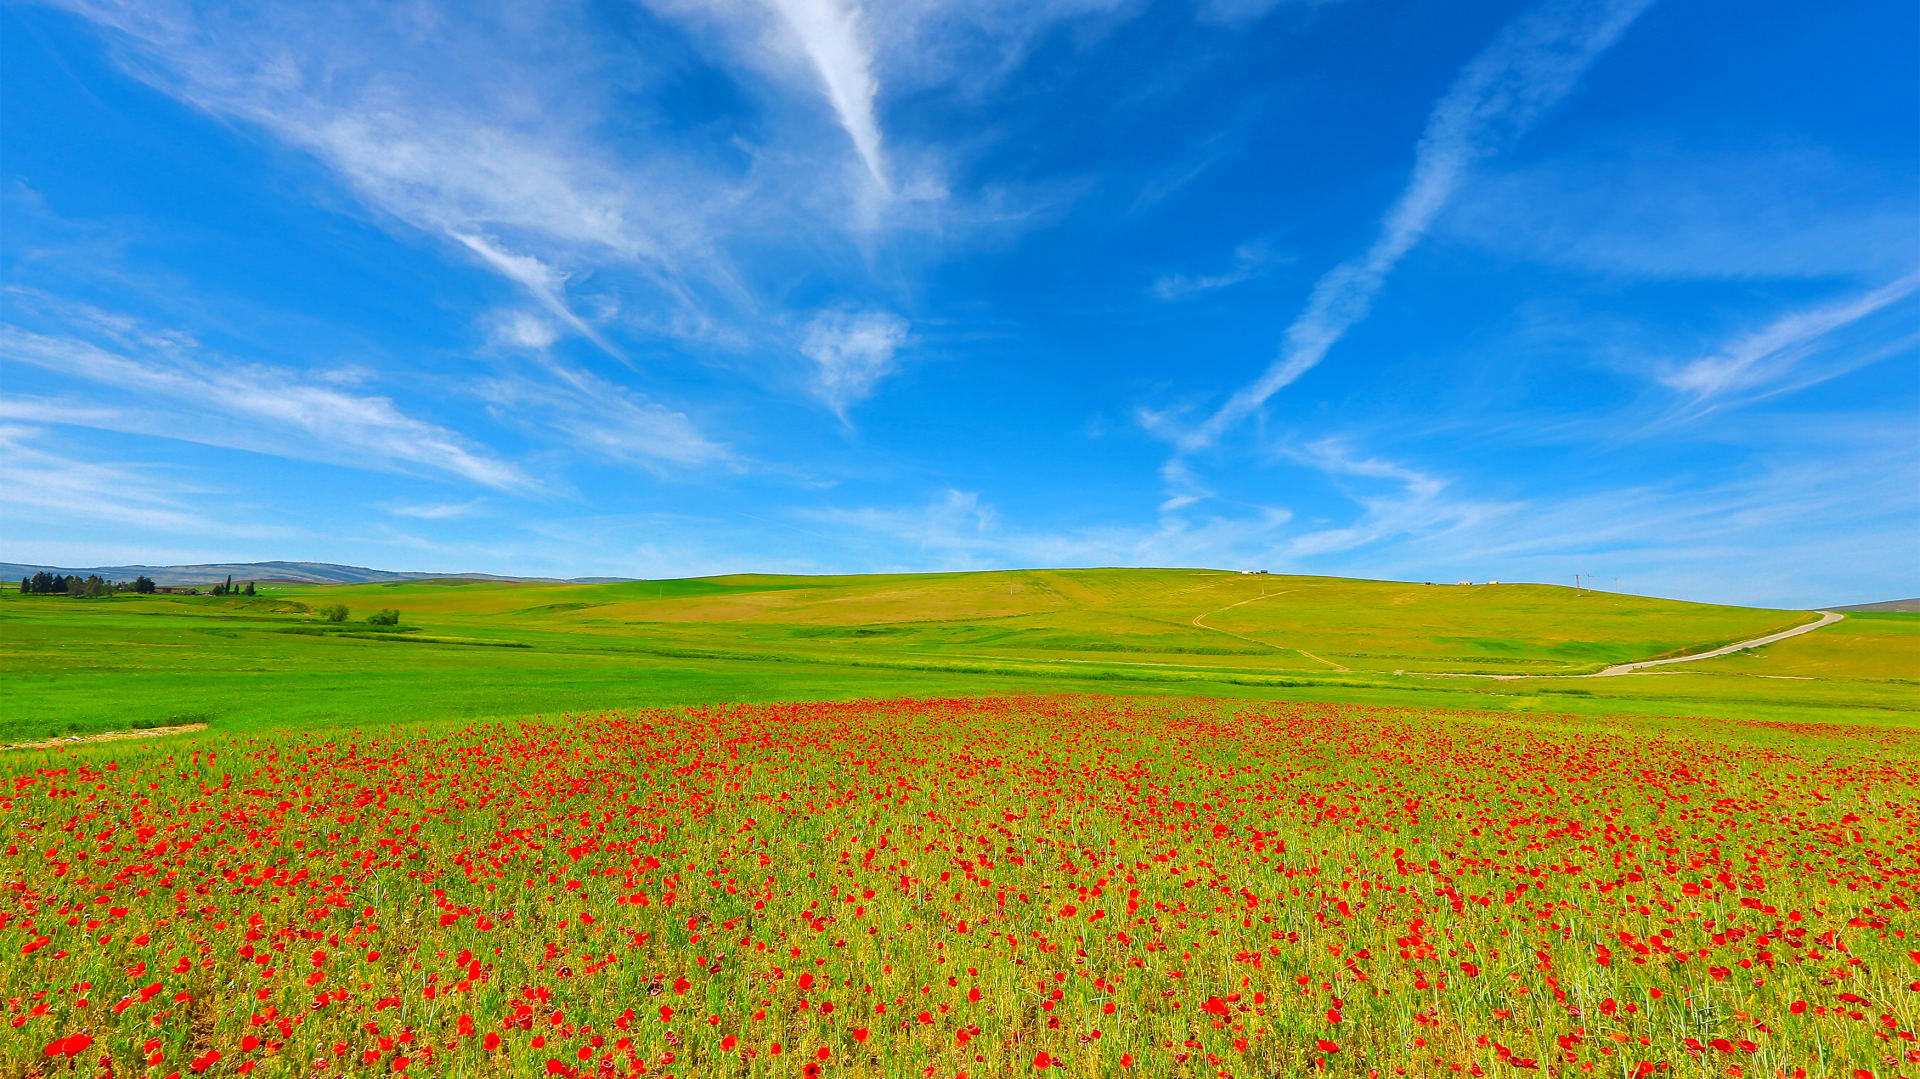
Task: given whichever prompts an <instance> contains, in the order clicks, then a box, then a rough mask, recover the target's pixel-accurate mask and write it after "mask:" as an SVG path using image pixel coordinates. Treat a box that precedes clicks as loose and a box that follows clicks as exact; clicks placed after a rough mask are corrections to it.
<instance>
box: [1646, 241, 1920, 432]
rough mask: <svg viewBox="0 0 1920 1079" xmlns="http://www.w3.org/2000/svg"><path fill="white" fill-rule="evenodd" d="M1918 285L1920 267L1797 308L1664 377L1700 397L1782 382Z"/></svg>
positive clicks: (1664, 381)
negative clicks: (1846, 295)
mask: <svg viewBox="0 0 1920 1079" xmlns="http://www.w3.org/2000/svg"><path fill="white" fill-rule="evenodd" d="M1917 290H1920V271H1914V272H1912V273H1909V274H1907V275H1906V276H1904V277H1901V278H1898V279H1896V280H1894V281H1892V282H1889V283H1888V284H1885V285H1882V286H1880V287H1879V288H1876V289H1874V290H1872V291H1870V292H1867V293H1864V294H1862V295H1859V296H1855V297H1853V298H1851V299H1847V300H1842V301H1839V302H1837V303H1830V304H1824V305H1822V306H1819V307H1814V308H1810V309H1807V310H1803V311H1796V312H1794V313H1792V314H1789V315H1785V316H1783V317H1781V318H1779V319H1776V320H1775V321H1773V322H1772V323H1770V324H1769V325H1767V326H1765V327H1764V328H1762V329H1759V330H1756V331H1754V332H1752V333H1749V334H1745V335H1743V336H1741V337H1739V338H1737V339H1736V340H1734V341H1732V342H1730V343H1729V344H1728V345H1727V346H1726V347H1725V348H1723V349H1721V350H1720V351H1719V352H1717V353H1715V354H1714V355H1711V356H1702V357H1700V358H1699V359H1695V360H1692V361H1690V362H1688V363H1685V364H1682V365H1680V366H1678V367H1673V368H1669V369H1668V370H1666V371H1664V372H1662V373H1661V374H1660V376H1659V379H1660V382H1661V383H1662V384H1663V385H1665V386H1667V387H1668V388H1670V389H1673V390H1675V391H1678V392H1680V393H1683V394H1686V395H1688V396H1689V397H1691V398H1692V399H1693V400H1694V401H1696V402H1698V401H1705V400H1709V399H1712V398H1717V397H1721V396H1724V395H1726V394H1729V393H1734V392H1737V391H1741V390H1752V389H1756V388H1759V387H1762V386H1765V385H1767V384H1769V383H1776V382H1779V381H1781V380H1783V379H1785V378H1786V377H1787V376H1788V375H1789V374H1790V373H1792V372H1793V371H1794V370H1795V369H1796V368H1798V367H1799V366H1800V364H1801V363H1802V361H1804V360H1806V359H1807V358H1808V357H1809V356H1811V355H1813V354H1814V353H1816V352H1818V351H1819V350H1820V349H1822V348H1823V347H1824V346H1825V342H1824V340H1823V339H1824V338H1826V337H1827V336H1828V335H1829V334H1832V333H1834V332H1836V331H1838V330H1841V329H1843V328H1845V327H1847V326H1850V325H1852V324H1854V323H1856V322H1859V321H1860V320H1861V319H1864V318H1866V317H1868V316H1869V315H1872V314H1874V313H1875V312H1877V311H1880V310H1882V309H1883V308H1886V307H1888V306H1890V305H1892V304H1894V303H1897V302H1899V301H1901V300H1904V299H1906V298H1907V297H1908V296H1911V295H1913V294H1914V292H1915V291H1917ZM1869 355H1873V354H1872V353H1869ZM1856 358H1857V357H1856Z"/></svg>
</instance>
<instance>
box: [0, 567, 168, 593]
mask: <svg viewBox="0 0 1920 1079" xmlns="http://www.w3.org/2000/svg"><path fill="white" fill-rule="evenodd" d="M115 592H136V593H138V594H140V595H143V596H144V595H150V594H152V592H153V578H151V577H147V576H144V575H143V576H140V577H136V578H134V579H133V582H132V583H131V584H129V583H128V582H126V581H109V580H105V579H103V578H101V577H100V576H98V575H91V576H86V577H82V576H80V575H79V574H77V573H74V574H59V573H48V572H47V571H46V570H41V571H40V572H39V573H36V574H34V575H33V576H31V577H22V578H20V594H21V595H23V596H78V597H80V598H81V599H98V598H99V597H101V596H111V595H113V594H114V593H115Z"/></svg>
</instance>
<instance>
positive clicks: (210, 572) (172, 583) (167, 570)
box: [0, 562, 634, 588]
mask: <svg viewBox="0 0 1920 1079" xmlns="http://www.w3.org/2000/svg"><path fill="white" fill-rule="evenodd" d="M43 571H44V572H46V573H55V574H62V575H66V576H80V577H91V576H99V577H104V578H106V579H107V580H110V581H131V580H133V579H134V578H135V577H141V576H145V577H151V578H153V583H154V584H157V585H159V586H161V587H162V588H191V587H194V586H197V585H210V584H218V583H220V582H221V581H224V580H226V579H227V578H228V577H232V578H233V579H234V581H235V582H236V583H238V582H240V581H287V582H290V583H296V584H380V583H383V582H387V581H424V580H432V579H435V578H445V577H455V578H462V579H466V580H475V581H540V582H548V583H565V584H607V583H611V582H614V581H628V580H634V578H631V577H566V578H562V577H503V576H500V575H499V574H496V573H426V572H415V571H408V570H385V569H369V568H367V567H366V566H342V565H340V564H338V563H335V562H217V563H203V564H200V565H192V566H86V567H80V568H74V567H62V566H34V565H27V564H25V563H20V562H0V577H16V578H17V577H31V576H33V575H34V574H36V573H40V572H43Z"/></svg>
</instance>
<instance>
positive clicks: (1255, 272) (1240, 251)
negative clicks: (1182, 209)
mask: <svg viewBox="0 0 1920 1079" xmlns="http://www.w3.org/2000/svg"><path fill="white" fill-rule="evenodd" d="M1279 261H1282V259H1281V257H1280V256H1279V255H1276V254H1275V253H1274V252H1273V250H1272V249H1271V248H1270V247H1268V246H1267V244H1266V243H1265V242H1263V241H1260V240H1253V241H1250V242H1248V243H1244V244H1241V245H1240V246H1239V247H1236V248H1234V249H1233V261H1232V262H1231V263H1230V264H1229V265H1228V267H1227V268H1226V269H1225V270H1222V271H1221V272H1219V273H1215V274H1196V275H1192V276H1189V275H1187V274H1179V273H1174V274H1166V275H1164V276H1162V277H1160V278H1159V279H1158V280H1156V281H1154V283H1153V284H1152V285H1151V286H1149V287H1148V288H1147V295H1149V296H1152V297H1153V298H1154V299H1156V300H1162V301H1165V300H1184V299H1188V298H1189V297H1193V296H1197V295H1199V294H1201V293H1203V292H1212V291H1214V290H1215V289H1223V288H1231V287H1232V286H1234V285H1238V284H1243V283H1245V282H1247V281H1251V280H1253V279H1254V278H1256V277H1258V276H1260V275H1261V274H1263V273H1265V272H1267V270H1268V269H1270V268H1272V266H1273V265H1274V264H1275V263H1276V262H1279Z"/></svg>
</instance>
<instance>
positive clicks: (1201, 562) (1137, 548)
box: [795, 488, 1292, 569]
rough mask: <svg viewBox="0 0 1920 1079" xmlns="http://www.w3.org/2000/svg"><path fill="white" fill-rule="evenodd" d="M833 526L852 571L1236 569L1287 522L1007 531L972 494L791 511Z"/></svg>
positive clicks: (1265, 513)
mask: <svg viewBox="0 0 1920 1079" xmlns="http://www.w3.org/2000/svg"><path fill="white" fill-rule="evenodd" d="M795 516H796V517H797V518H798V519H800V520H803V521H807V522H810V523H812V524H816V525H830V526H832V529H833V532H834V534H835V536H836V537H838V538H839V541H840V543H841V545H842V547H843V550H845V551H846V552H847V555H846V556H843V557H849V556H857V557H858V559H859V561H858V563H857V564H872V563H875V562H878V563H879V564H882V565H887V564H895V565H901V566H920V567H923V568H924V567H926V566H927V565H928V563H929V561H931V562H932V563H933V564H936V565H939V566H941V567H943V568H947V569H1008V568H1017V567H1075V566H1081V567H1084V566H1196V567H1208V566H1210V567H1237V566H1243V565H1248V564H1258V563H1262V562H1266V561H1270V560H1271V559H1272V558H1273V557H1274V556H1276V555H1277V553H1278V551H1277V547H1276V544H1275V539H1276V537H1277V536H1278V535H1279V533H1280V530H1281V529H1282V528H1283V527H1284V526H1285V525H1286V523H1287V522H1288V521H1289V520H1290V519H1291V517H1292V515H1291V514H1290V513H1289V512H1288V511H1287V510H1285V509H1282V508H1279V507H1250V508H1249V509H1248V510H1247V512H1245V513H1243V514H1241V515H1239V516H1226V515H1209V516H1206V517H1202V518H1198V519H1189V518H1187V517H1183V516H1180V515H1177V514H1175V515H1168V516H1165V517H1163V518H1161V519H1160V520H1159V521H1158V522H1156V523H1154V524H1150V525H1143V526H1126V525H1103V526H1094V527H1085V528H1072V529H1055V530H1047V529H1031V528H1022V527H1019V526H1017V525H1013V524H1010V523H1008V522H1007V521H1006V520H1004V518H1003V517H1002V515H1001V514H1000V512H999V511H998V510H997V509H996V508H995V507H994V506H993V505H992V504H990V503H988V502H986V501H985V500H983V499H982V498H981V497H980V494H979V492H977V491H963V490H960V489H958V488H948V489H947V490H945V491H942V492H940V493H939V494H938V495H937V496H935V497H934V498H933V499H931V500H930V501H928V502H926V503H924V504H921V505H907V506H862V507H837V506H836V507H822V508H817V509H803V510H798V511H796V512H795Z"/></svg>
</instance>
